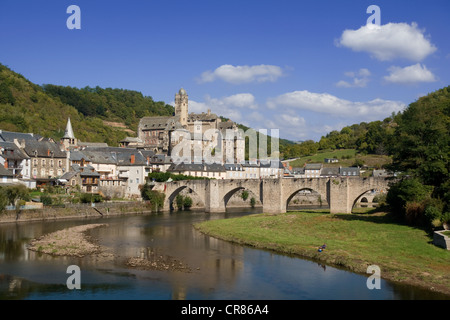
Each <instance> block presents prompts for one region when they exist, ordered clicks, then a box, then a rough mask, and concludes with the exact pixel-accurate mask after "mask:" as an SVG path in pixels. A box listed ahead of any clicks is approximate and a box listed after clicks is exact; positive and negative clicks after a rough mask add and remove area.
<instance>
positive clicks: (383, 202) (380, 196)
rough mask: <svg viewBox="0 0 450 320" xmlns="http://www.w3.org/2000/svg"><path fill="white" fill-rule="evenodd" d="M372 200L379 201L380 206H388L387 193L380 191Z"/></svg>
mask: <svg viewBox="0 0 450 320" xmlns="http://www.w3.org/2000/svg"><path fill="white" fill-rule="evenodd" d="M372 202H374V203H377V204H378V206H379V207H384V206H386V204H387V202H386V193H380V194H377V195H376V196H375V197H374V198H373V200H372Z"/></svg>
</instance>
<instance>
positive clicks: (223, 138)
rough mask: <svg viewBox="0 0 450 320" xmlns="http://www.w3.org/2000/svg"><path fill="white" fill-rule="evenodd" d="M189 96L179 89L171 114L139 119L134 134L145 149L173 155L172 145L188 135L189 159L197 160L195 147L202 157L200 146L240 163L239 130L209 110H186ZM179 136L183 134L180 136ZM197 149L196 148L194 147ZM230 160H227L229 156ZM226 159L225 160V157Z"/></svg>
mask: <svg viewBox="0 0 450 320" xmlns="http://www.w3.org/2000/svg"><path fill="white" fill-rule="evenodd" d="M188 100H189V97H188V94H187V93H186V90H184V89H180V91H179V92H178V93H177V94H176V95H175V115H174V116H172V117H145V118H142V119H141V121H140V122H139V127H138V138H139V139H140V140H141V141H142V142H143V145H144V148H145V149H146V150H152V151H154V152H155V153H164V154H167V155H169V156H171V155H173V151H174V148H175V147H176V146H177V144H179V143H180V142H181V141H182V140H183V139H185V138H186V139H190V146H189V149H190V150H191V154H190V155H184V156H187V157H189V159H190V160H191V162H196V163H201V159H197V158H196V157H194V154H197V155H198V153H197V152H195V151H194V150H196V148H199V149H200V150H202V151H201V153H200V154H201V155H202V157H203V153H204V150H207V152H212V153H215V152H216V151H217V152H219V151H220V152H221V154H222V157H221V159H220V160H221V162H223V163H225V162H228V163H230V162H233V163H241V162H243V161H244V160H245V139H244V136H243V134H242V132H241V131H240V130H239V129H238V127H237V126H236V124H235V123H234V122H232V121H228V122H222V120H221V118H220V117H219V116H217V115H216V114H213V113H211V110H207V112H206V113H205V112H202V113H200V114H199V113H189V112H188V111H189V109H188V104H189V101H188ZM182 137H183V138H182ZM197 150H198V149H197ZM231 159H232V160H233V161H230V160H231ZM227 160H228V161H227Z"/></svg>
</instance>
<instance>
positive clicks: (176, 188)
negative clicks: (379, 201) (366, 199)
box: [155, 177, 389, 213]
mask: <svg viewBox="0 0 450 320" xmlns="http://www.w3.org/2000/svg"><path fill="white" fill-rule="evenodd" d="M186 188H188V189H190V190H192V192H195V193H196V194H197V195H198V197H199V199H200V200H201V201H202V202H203V203H204V205H205V211H206V212H225V211H226V207H227V203H228V201H229V200H230V198H231V197H232V196H233V194H235V193H236V192H238V191H239V190H248V191H251V192H252V194H253V195H254V196H255V198H257V199H258V200H259V201H260V202H261V203H262V206H263V212H265V213H284V212H286V211H287V207H288V204H289V202H290V200H291V199H292V198H293V197H294V196H295V195H296V194H297V193H298V192H299V191H300V190H311V191H314V192H317V193H318V196H319V197H320V199H321V201H323V202H326V203H328V205H329V208H330V212H331V213H351V212H352V208H353V206H354V204H355V203H356V201H357V200H358V198H359V197H361V196H362V195H363V194H364V193H366V192H367V191H371V190H372V191H373V190H377V191H379V192H386V191H387V190H388V188H389V178H378V177H369V178H363V177H345V178H344V177H336V178H280V179H222V180H215V179H211V180H185V181H176V182H165V183H159V184H158V185H157V186H155V190H160V191H163V192H164V193H165V194H166V198H165V203H164V210H170V209H171V208H172V206H171V204H172V203H173V202H174V200H175V197H176V196H177V194H179V193H180V192H181V191H182V190H183V189H186Z"/></svg>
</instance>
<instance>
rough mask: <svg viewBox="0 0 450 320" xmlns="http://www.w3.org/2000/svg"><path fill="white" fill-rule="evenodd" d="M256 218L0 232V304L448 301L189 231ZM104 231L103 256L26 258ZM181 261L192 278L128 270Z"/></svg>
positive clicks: (169, 217)
mask: <svg viewBox="0 0 450 320" xmlns="http://www.w3.org/2000/svg"><path fill="white" fill-rule="evenodd" d="M249 213H253V212H235V213H233V212H231V213H227V214H211V215H209V214H205V213H203V212H179V213H172V214H150V215H135V216H124V217H110V218H108V217H105V218H99V219H89V220H67V221H55V222H33V223H17V224H7V225H6V224H5V225H0V299H277V300H297V299H448V298H449V297H446V296H443V295H439V294H436V293H433V292H429V291H424V290H419V289H417V288H413V287H410V286H400V285H393V284H391V283H389V282H386V281H382V290H368V289H367V287H366V279H367V277H366V276H365V275H358V274H354V273H351V272H347V271H345V270H339V269H337V268H334V267H330V266H326V265H323V264H321V263H317V262H313V261H308V260H302V259H298V258H294V257H288V256H283V255H278V254H274V253H273V252H270V251H264V250H255V249H251V248H248V247H243V246H239V245H234V244H231V243H228V242H225V241H220V240H217V239H214V238H211V237H208V236H205V235H203V234H201V233H199V232H197V231H196V230H195V229H194V228H193V227H192V224H194V223H196V222H199V221H203V220H205V219H222V218H229V217H234V216H240V215H245V214H249ZM91 223H106V224H108V227H105V228H97V229H92V230H90V231H89V232H88V234H89V235H90V236H91V237H92V238H93V239H97V240H98V244H99V245H101V246H103V247H104V248H105V252H104V253H103V254H100V255H96V256H90V257H84V258H74V257H52V256H49V255H45V254H39V253H36V252H31V251H29V250H27V248H26V247H27V244H28V243H29V241H30V240H31V239H33V238H37V237H40V236H41V235H44V234H47V233H51V232H54V231H57V230H61V229H63V228H68V227H72V226H76V225H81V224H91ZM157 257H161V261H162V262H164V263H165V264H166V265H169V264H170V263H173V262H174V261H177V262H179V263H181V264H182V265H183V266H187V267H188V272H186V271H187V270H182V269H177V268H174V269H170V268H169V269H168V270H162V269H161V268H160V269H158V268H155V269H151V268H150V269H145V268H130V267H129V266H127V264H126V263H127V261H128V259H130V258H140V259H145V260H147V261H149V262H152V261H153V262H155V261H158V259H159V258H157ZM72 264H76V265H78V266H79V267H80V268H81V270H82V290H78V291H77V290H75V291H70V290H68V289H67V287H66V285H65V283H66V280H67V277H68V275H67V273H66V269H67V267H68V266H69V265H72Z"/></svg>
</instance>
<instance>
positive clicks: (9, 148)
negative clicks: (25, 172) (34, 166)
mask: <svg viewBox="0 0 450 320" xmlns="http://www.w3.org/2000/svg"><path fill="white" fill-rule="evenodd" d="M0 149H3V154H2V155H1V156H2V157H3V158H5V159H10V160H23V159H29V158H30V157H29V156H27V154H26V153H25V152H23V151H22V150H21V149H20V148H19V147H18V146H17V145H16V144H15V143H13V142H0Z"/></svg>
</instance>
